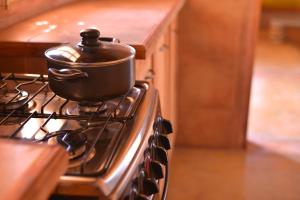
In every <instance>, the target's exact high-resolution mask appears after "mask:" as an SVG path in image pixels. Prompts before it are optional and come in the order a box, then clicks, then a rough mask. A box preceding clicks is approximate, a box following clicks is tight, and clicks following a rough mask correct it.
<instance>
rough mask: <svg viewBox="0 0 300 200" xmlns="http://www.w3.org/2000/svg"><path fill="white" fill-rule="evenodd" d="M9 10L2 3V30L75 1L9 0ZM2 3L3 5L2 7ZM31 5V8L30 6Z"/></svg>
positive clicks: (0, 18) (0, 20)
mask: <svg viewBox="0 0 300 200" xmlns="http://www.w3.org/2000/svg"><path fill="white" fill-rule="evenodd" d="M8 1H9V4H8V8H7V9H5V8H4V5H3V2H4V0H1V2H0V6H1V7H0V29H3V28H6V27H8V26H10V25H12V24H15V23H17V22H20V21H22V20H24V19H27V18H29V17H32V16H34V15H36V14H39V13H41V12H45V11H47V10H51V9H53V8H55V7H58V6H61V5H64V4H66V3H70V2H72V1H75V0H51V1H47V3H45V0H8ZM1 3H2V5H1ZM29 3H30V7H29V6H28V5H29Z"/></svg>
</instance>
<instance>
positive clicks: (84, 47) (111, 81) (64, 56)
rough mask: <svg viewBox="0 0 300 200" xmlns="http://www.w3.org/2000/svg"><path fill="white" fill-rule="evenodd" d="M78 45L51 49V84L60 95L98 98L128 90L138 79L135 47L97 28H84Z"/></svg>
mask: <svg viewBox="0 0 300 200" xmlns="http://www.w3.org/2000/svg"><path fill="white" fill-rule="evenodd" d="M80 36H81V37H82V40H81V42H80V43H78V44H77V45H76V46H73V45H69V44H66V45H61V46H57V47H53V48H50V49H48V50H47V51H46V52H45V56H46V59H47V64H48V79H49V86H50V88H51V89H52V90H53V92H54V93H56V94H57V95H58V96H61V97H63V98H66V99H70V100H73V101H81V102H82V101H84V102H95V101H102V100H105V99H110V98H114V97H117V96H121V95H124V94H126V93H127V92H128V91H129V90H130V89H131V88H132V87H133V86H134V83H135V66H134V58H135V50H134V48H133V47H131V46H129V45H126V44H121V43H118V42H116V41H115V40H113V41H110V42H109V41H108V38H104V39H103V40H101V38H100V32H99V31H98V30H97V29H85V30H82V31H81V32H80Z"/></svg>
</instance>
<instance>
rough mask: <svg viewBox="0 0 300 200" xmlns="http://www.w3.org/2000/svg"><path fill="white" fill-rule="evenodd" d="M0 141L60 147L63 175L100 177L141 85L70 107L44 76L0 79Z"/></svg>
mask: <svg viewBox="0 0 300 200" xmlns="http://www.w3.org/2000/svg"><path fill="white" fill-rule="evenodd" d="M0 77H1V81H0V138H10V139H18V140H20V139H22V140H26V141H28V142H32V143H48V144H50V145H51V144H58V145H61V146H62V147H63V148H65V150H66V151H67V152H68V153H69V168H68V170H67V172H66V175H72V176H87V177H88V176H95V175H101V174H103V173H105V171H106V170H107V169H108V168H109V167H110V165H111V163H112V162H113V160H114V157H115V155H116V154H117V153H118V151H119V150H120V146H122V145H121V144H122V142H124V140H126V138H127V137H128V134H130V130H128V123H129V121H130V120H131V119H133V118H134V116H135V113H136V111H137V109H138V106H139V104H140V103H141V101H142V99H143V97H144V95H145V92H146V86H145V84H144V83H142V82H141V83H139V82H137V83H136V85H135V87H133V88H132V89H131V90H130V91H129V92H128V93H127V94H126V95H124V96H121V97H118V98H115V99H111V100H108V101H102V102H74V101H70V100H67V99H63V98H61V97H59V96H57V95H55V94H54V93H53V92H52V91H51V90H50V88H49V86H48V82H47V76H43V75H31V74H26V75H24V74H0Z"/></svg>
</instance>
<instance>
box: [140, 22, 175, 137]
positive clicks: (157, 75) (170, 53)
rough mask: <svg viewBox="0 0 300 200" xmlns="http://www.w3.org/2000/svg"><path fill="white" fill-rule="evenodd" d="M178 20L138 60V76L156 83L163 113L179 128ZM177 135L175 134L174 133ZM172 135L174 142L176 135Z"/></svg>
mask: <svg viewBox="0 0 300 200" xmlns="http://www.w3.org/2000/svg"><path fill="white" fill-rule="evenodd" d="M176 54H177V22H176V20H174V22H173V23H171V24H170V25H169V26H168V27H167V28H166V30H165V31H164V32H163V34H162V35H161V36H160V37H159V38H158V40H157V43H156V45H155V49H154V51H153V52H152V53H151V54H150V56H149V57H147V58H146V59H145V60H137V62H136V78H137V79H138V80H147V81H150V82H151V83H153V84H154V87H155V88H156V89H157V90H158V92H159V97H160V104H161V109H162V115H163V117H164V118H166V119H168V120H170V121H171V122H172V125H173V129H174V132H176V130H177V109H176V108H177V106H176V102H177V101H176V99H177V97H176V91H177V89H176V87H177V56H176ZM174 136H175V134H174ZM174 136H173V137H172V140H173V141H172V143H173V142H174V139H175V137H174Z"/></svg>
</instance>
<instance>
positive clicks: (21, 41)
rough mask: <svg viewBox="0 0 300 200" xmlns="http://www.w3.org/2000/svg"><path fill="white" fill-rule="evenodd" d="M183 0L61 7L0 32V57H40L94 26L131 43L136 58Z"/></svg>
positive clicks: (95, 1)
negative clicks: (48, 49) (47, 50)
mask: <svg viewBox="0 0 300 200" xmlns="http://www.w3.org/2000/svg"><path fill="white" fill-rule="evenodd" d="M183 3H184V0H164V1H162V0H145V1H140V0H126V1H123V0H85V1H76V2H74V3H71V4H68V5H65V6H62V7H60V8H57V9H54V10H51V11H48V12H45V13H43V14H40V15H38V16H35V17H32V18H30V19H28V20H25V21H23V22H20V23H18V24H15V25H13V26H10V27H8V28H5V29H4V30H2V31H0V56H37V57H40V56H43V52H44V50H45V49H46V48H48V47H50V46H54V45H57V44H58V43H69V42H71V43H77V42H78V41H79V40H80V37H79V32H80V30H82V29H84V28H87V27H97V28H98V29H99V30H100V32H101V35H102V36H112V37H116V38H118V39H120V40H121V42H122V43H126V44H129V45H132V46H133V47H134V48H135V49H136V51H137V55H136V58H137V59H144V58H145V57H146V55H147V54H148V53H149V52H151V50H153V48H154V45H155V43H156V40H157V39H158V36H159V35H160V34H161V33H162V32H163V31H164V29H165V28H166V27H167V25H168V24H169V23H170V22H171V20H173V19H174V18H175V16H176V15H177V14H178V12H179V10H180V9H181V7H182V6H183Z"/></svg>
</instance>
